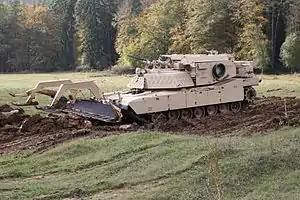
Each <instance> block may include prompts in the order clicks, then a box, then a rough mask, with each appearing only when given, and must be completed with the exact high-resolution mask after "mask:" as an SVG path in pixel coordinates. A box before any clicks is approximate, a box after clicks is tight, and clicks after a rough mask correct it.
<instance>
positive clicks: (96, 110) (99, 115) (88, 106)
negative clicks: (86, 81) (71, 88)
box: [62, 100, 122, 123]
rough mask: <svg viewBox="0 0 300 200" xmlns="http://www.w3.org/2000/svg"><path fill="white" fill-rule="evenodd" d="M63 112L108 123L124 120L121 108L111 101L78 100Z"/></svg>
mask: <svg viewBox="0 0 300 200" xmlns="http://www.w3.org/2000/svg"><path fill="white" fill-rule="evenodd" d="M71 106H72V107H71V108H67V109H63V110H62V112H64V113H68V114H73V115H77V116H81V117H84V118H88V119H93V120H98V121H102V122H108V123H119V122H121V120H122V114H121V110H120V109H119V108H118V107H116V106H115V105H113V104H112V103H110V102H99V101H92V100H78V101H76V102H75V103H74V104H72V105H71Z"/></svg>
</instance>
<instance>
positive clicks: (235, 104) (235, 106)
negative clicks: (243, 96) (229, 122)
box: [230, 102, 242, 113]
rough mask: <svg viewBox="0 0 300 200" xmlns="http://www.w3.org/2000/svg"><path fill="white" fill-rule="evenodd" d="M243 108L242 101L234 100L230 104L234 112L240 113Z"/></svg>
mask: <svg viewBox="0 0 300 200" xmlns="http://www.w3.org/2000/svg"><path fill="white" fill-rule="evenodd" d="M241 109H242V102H233V103H231V104H230V110H231V111H232V112H233V113H238V112H240V111H241Z"/></svg>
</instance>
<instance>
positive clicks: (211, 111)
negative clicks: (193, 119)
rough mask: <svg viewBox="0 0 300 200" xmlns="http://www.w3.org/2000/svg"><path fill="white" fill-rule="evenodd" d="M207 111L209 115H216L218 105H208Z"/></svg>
mask: <svg viewBox="0 0 300 200" xmlns="http://www.w3.org/2000/svg"><path fill="white" fill-rule="evenodd" d="M206 112H207V114H208V115H209V116H213V115H216V114H217V113H218V107H217V106H215V105H212V106H207V107H206Z"/></svg>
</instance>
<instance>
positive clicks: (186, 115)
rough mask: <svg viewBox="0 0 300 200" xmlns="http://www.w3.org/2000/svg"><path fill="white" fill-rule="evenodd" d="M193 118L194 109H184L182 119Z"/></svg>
mask: <svg viewBox="0 0 300 200" xmlns="http://www.w3.org/2000/svg"><path fill="white" fill-rule="evenodd" d="M192 118H193V111H192V109H183V110H181V119H184V120H189V119H192Z"/></svg>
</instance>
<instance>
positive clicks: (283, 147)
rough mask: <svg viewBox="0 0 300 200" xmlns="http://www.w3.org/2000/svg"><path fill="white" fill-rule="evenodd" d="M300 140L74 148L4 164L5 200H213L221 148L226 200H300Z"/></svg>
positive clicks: (154, 138)
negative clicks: (213, 170)
mask: <svg viewBox="0 0 300 200" xmlns="http://www.w3.org/2000/svg"><path fill="white" fill-rule="evenodd" d="M299 133H300V129H299V128H298V129H295V128H294V129H291V128H285V129H283V130H281V131H277V132H273V133H270V134H268V135H261V136H256V137H251V138H245V137H231V138H230V137H224V138H219V139H217V138H211V137H195V136H174V135H168V134H162V133H142V132H137V133H131V134H126V135H120V136H112V137H109V138H106V139H93V140H79V141H73V142H67V143H64V144H62V145H60V146H58V147H57V148H55V149H52V150H49V151H47V152H45V153H42V154H34V155H31V156H29V157H23V158H13V157H3V158H0V162H1V167H0V170H1V177H2V181H1V182H2V183H1V185H0V198H1V199H27V198H28V199H31V198H33V197H45V198H46V197H47V198H46V199H60V198H67V197H68V198H71V197H79V196H80V197H88V196H90V197H94V199H105V197H106V198H108V197H111V198H112V199H213V197H212V195H213V194H215V193H216V192H215V191H214V190H213V189H214V188H215V187H213V186H210V185H209V183H208V181H207V180H208V178H209V177H211V175H212V174H210V173H208V168H207V163H208V162H207V156H208V155H209V154H210V153H211V150H210V148H209V145H213V144H215V143H216V144H218V149H219V153H220V155H219V164H220V168H221V175H220V176H219V177H220V178H221V181H222V187H221V188H222V189H223V190H224V198H222V199H247V200H248V199H249V200H250V199H285V200H286V199H300V196H299V191H300V165H299V163H300V150H299V145H300V134H299ZM211 184H212V182H211Z"/></svg>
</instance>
